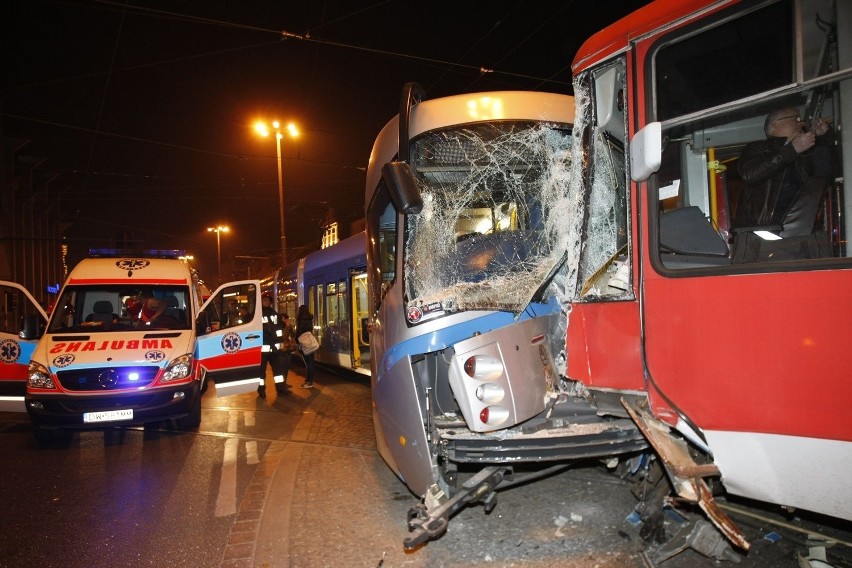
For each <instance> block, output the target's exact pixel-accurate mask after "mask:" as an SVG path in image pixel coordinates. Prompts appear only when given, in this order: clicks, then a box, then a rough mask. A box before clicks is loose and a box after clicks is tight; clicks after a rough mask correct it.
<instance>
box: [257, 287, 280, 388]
mask: <svg viewBox="0 0 852 568" xmlns="http://www.w3.org/2000/svg"><path fill="white" fill-rule="evenodd" d="M260 301H261V304H262V306H263V309H262V311H261V322H262V323H263V347H262V348H261V354H260V380H261V384H260V386H258V387H257V396H259V397H260V398H266V365H267V364H268V365H269V366H270V367H272V380H273V381H274V382H275V388H276V390H278V392H279V393H282V394H283V393H285V392H287V390H286V386H285V384H284V383H285V376H284V370H283V368H282V364H281V363H282V361H281V348H282V347H283V344H282V341H283V336H284V326H283V325H282V322H281V321H280V320H279V317H278V312H277V311H275V308H273V307H272V294H270V293H264V294H263V295H262V296H261V300H260Z"/></svg>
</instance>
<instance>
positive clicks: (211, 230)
mask: <svg viewBox="0 0 852 568" xmlns="http://www.w3.org/2000/svg"><path fill="white" fill-rule="evenodd" d="M230 230H231V229H229V228H228V227H227V226H225V225H218V226H216V227H207V232H208V233H216V267H217V269H218V271H219V284H222V243H221V240H220V236H219V234H220V233H227V232H228V231H230Z"/></svg>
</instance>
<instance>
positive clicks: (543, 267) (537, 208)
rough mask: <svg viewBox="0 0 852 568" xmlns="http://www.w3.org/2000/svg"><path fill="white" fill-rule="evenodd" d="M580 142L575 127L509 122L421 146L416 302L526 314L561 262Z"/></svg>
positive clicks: (412, 222) (440, 136) (411, 259)
mask: <svg viewBox="0 0 852 568" xmlns="http://www.w3.org/2000/svg"><path fill="white" fill-rule="evenodd" d="M573 144H574V141H573V139H572V135H571V129H570V125H566V124H557V125H554V124H543V123H541V122H511V121H503V122H491V123H479V124H473V125H467V126H463V127H453V128H450V129H446V130H441V131H433V132H429V133H427V134H426V135H424V136H422V137H420V138H418V139H417V140H415V141H414V142H413V144H412V149H411V164H412V167H413V169H414V172H415V174H416V176H417V180H418V186H419V189H420V191H421V194H422V197H423V210H422V212H421V213H420V214H419V215H411V216H409V217H408V218H407V220H408V225H407V233H406V243H405V244H406V249H405V285H406V292H407V296H408V301H409V305H411V306H414V305H417V306H425V305H429V304H435V303H440V305H441V308H442V309H443V310H447V311H456V310H470V309H497V310H507V311H514V312H516V313H517V312H520V311H522V310H523V309H524V308H525V307H526V305H527V304H528V303H529V302H530V300H531V299H532V298H533V296H534V295H535V294H536V291H537V290H538V289H539V288H540V287H541V286H542V285H543V284H546V283H547V280H548V278H549V276H550V275H552V273H553V272H554V270H556V269H557V268H558V267H559V265H560V264H561V262H562V260H563V258H564V252H565V250H566V247H565V246H564V233H565V227H566V226H567V225H568V223H567V222H566V216H567V215H570V212H571V211H572V209H571V208H570V206H569V205H568V192H569V182H570V180H571V162H572V147H573ZM551 211H555V212H558V214H557V213H553V214H551V213H550V212H551Z"/></svg>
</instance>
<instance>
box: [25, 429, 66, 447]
mask: <svg viewBox="0 0 852 568" xmlns="http://www.w3.org/2000/svg"><path fill="white" fill-rule="evenodd" d="M33 434H34V435H35V439H36V442H38V443H39V444H41V445H55V444H67V443H68V442H70V441H71V432H69V431H68V430H57V429H51V428H42V427H41V426H39V425H38V424H33Z"/></svg>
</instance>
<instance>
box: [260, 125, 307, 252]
mask: <svg viewBox="0 0 852 568" xmlns="http://www.w3.org/2000/svg"><path fill="white" fill-rule="evenodd" d="M254 128H255V130H257V132H258V134H260V135H261V136H269V133H270V129H269V127H268V126H267V125H266V123H264V122H256V123H255V125H254ZM272 131H274V132H275V149H276V151H277V155H278V215H279V217H280V221H281V265H282V266H283V265H285V264H287V234H286V232H285V230H284V177H283V175H282V169H281V139H282V138H283V137H284V134H283V133H282V132H281V123H280V122H278V121H277V120H275V121H273V122H272ZM287 132H288V133H289V134H290V136H291V137H292V138H297V137H298V136H299V131H298V130H297V129H296V125H295V124H293V123H292V122H291V123H289V124H288V125H287Z"/></svg>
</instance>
